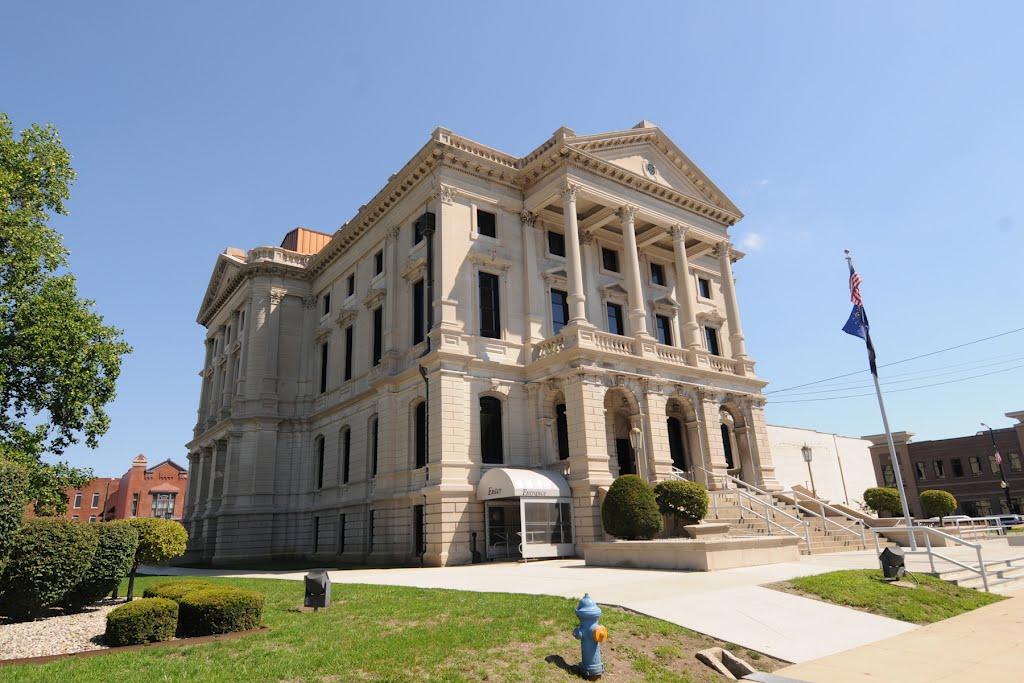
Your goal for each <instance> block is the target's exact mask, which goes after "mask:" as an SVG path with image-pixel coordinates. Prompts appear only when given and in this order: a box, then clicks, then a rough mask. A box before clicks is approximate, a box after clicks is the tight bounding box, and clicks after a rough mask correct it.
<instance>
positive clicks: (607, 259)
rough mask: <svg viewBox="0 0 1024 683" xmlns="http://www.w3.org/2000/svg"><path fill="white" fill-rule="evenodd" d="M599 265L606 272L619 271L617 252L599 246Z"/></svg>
mask: <svg viewBox="0 0 1024 683" xmlns="http://www.w3.org/2000/svg"><path fill="white" fill-rule="evenodd" d="M601 266H602V267H603V268H604V269H605V270H607V271H608V272H611V273H617V272H619V252H617V251H616V250H614V249H609V248H608V247H601Z"/></svg>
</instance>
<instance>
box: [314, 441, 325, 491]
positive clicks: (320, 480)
mask: <svg viewBox="0 0 1024 683" xmlns="http://www.w3.org/2000/svg"><path fill="white" fill-rule="evenodd" d="M316 487H317V489H322V488H323V487H324V437H323V435H320V436H318V437H316Z"/></svg>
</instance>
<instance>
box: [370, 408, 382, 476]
mask: <svg viewBox="0 0 1024 683" xmlns="http://www.w3.org/2000/svg"><path fill="white" fill-rule="evenodd" d="M379 424H380V422H379V421H378V420H377V418H373V422H372V423H371V424H370V476H373V477H376V476H377V452H378V448H377V442H378V440H379V439H378V437H379V436H380V430H379V429H378V425H379Z"/></svg>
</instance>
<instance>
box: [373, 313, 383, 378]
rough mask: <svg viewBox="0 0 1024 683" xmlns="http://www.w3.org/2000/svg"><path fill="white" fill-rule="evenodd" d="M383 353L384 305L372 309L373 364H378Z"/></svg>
mask: <svg viewBox="0 0 1024 683" xmlns="http://www.w3.org/2000/svg"><path fill="white" fill-rule="evenodd" d="M383 353H384V307H383V306H378V307H377V308H375V309H373V364H374V365H375V366H376V365H380V358H381V356H382V355H383Z"/></svg>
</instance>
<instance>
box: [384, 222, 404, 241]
mask: <svg viewBox="0 0 1024 683" xmlns="http://www.w3.org/2000/svg"><path fill="white" fill-rule="evenodd" d="M401 231H402V228H401V226H398V225H396V226H395V227H393V228H389V229H388V231H387V233H386V234H385V235H384V239H385V240H386V241H388V242H395V241H397V240H398V234H399V233H400V232H401Z"/></svg>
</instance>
